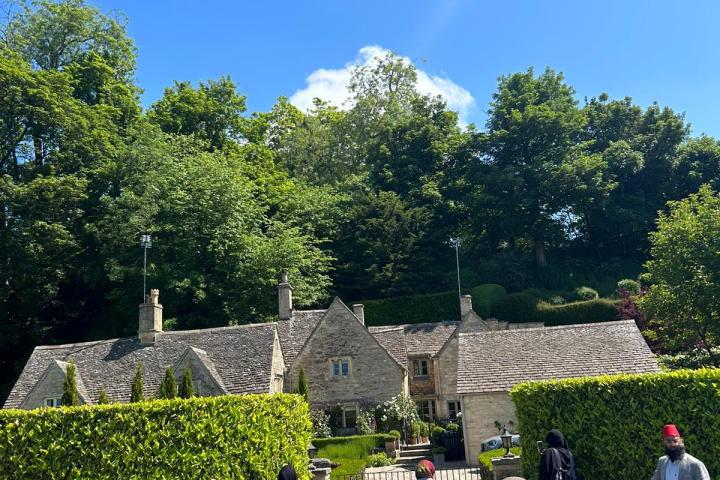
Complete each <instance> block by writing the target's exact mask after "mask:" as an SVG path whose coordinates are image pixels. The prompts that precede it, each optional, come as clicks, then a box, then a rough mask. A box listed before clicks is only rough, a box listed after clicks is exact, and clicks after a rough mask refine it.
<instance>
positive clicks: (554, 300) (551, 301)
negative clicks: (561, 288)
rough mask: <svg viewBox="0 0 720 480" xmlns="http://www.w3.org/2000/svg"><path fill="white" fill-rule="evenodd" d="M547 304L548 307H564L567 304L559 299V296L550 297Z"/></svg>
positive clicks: (563, 299) (561, 298) (562, 299)
mask: <svg viewBox="0 0 720 480" xmlns="http://www.w3.org/2000/svg"><path fill="white" fill-rule="evenodd" d="M548 303H549V304H550V305H564V304H565V303H567V300H565V298H563V297H561V296H560V295H553V296H552V297H550V298H548Z"/></svg>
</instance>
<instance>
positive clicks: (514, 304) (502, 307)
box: [491, 292, 542, 323]
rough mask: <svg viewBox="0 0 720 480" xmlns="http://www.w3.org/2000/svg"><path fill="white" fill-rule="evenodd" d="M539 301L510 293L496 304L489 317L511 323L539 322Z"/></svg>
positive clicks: (525, 294) (530, 296) (528, 296)
mask: <svg viewBox="0 0 720 480" xmlns="http://www.w3.org/2000/svg"><path fill="white" fill-rule="evenodd" d="M539 303H540V299H539V298H537V297H535V296H533V295H530V294H528V293H522V292H521V293H511V294H510V295H507V296H506V297H504V298H502V299H501V300H500V301H499V302H497V303H496V304H495V305H494V306H493V308H492V309H491V316H493V317H496V318H497V319H498V320H503V321H506V322H511V323H524V322H541V321H542V320H540V319H538V305H539Z"/></svg>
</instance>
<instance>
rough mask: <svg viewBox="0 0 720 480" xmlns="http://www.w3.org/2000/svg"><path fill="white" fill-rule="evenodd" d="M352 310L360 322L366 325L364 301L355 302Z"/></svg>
mask: <svg viewBox="0 0 720 480" xmlns="http://www.w3.org/2000/svg"><path fill="white" fill-rule="evenodd" d="M352 311H353V313H354V314H355V316H356V317H357V318H358V319H359V320H360V323H362V324H363V325H365V305H363V304H362V303H355V304H353V306H352Z"/></svg>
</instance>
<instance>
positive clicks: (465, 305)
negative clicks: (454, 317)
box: [460, 295, 472, 320]
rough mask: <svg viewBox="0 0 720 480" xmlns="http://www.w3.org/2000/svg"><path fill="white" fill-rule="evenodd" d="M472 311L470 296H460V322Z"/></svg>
mask: <svg viewBox="0 0 720 480" xmlns="http://www.w3.org/2000/svg"><path fill="white" fill-rule="evenodd" d="M471 311H472V296H471V295H460V320H462V319H463V318H465V315H467V314H468V313H470V312H471Z"/></svg>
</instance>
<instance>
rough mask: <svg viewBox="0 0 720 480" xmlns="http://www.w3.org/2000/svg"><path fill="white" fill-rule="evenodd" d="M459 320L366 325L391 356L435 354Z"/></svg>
mask: <svg viewBox="0 0 720 480" xmlns="http://www.w3.org/2000/svg"><path fill="white" fill-rule="evenodd" d="M459 324H460V322H436V323H407V324H403V325H392V326H378V327H368V331H369V332H370V333H372V334H373V336H374V337H375V338H377V339H378V341H379V342H380V344H381V345H382V346H383V347H384V348H385V349H386V350H387V351H388V352H390V354H391V355H393V356H401V355H402V354H403V352H404V354H405V360H404V361H405V362H406V361H407V357H413V356H426V355H430V356H432V355H435V354H436V353H437V352H438V351H439V350H440V349H441V348H442V346H443V345H444V344H445V342H446V341H447V339H448V338H450V336H451V335H452V334H453V332H454V331H455V329H456V328H457V327H458V325H459Z"/></svg>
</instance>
